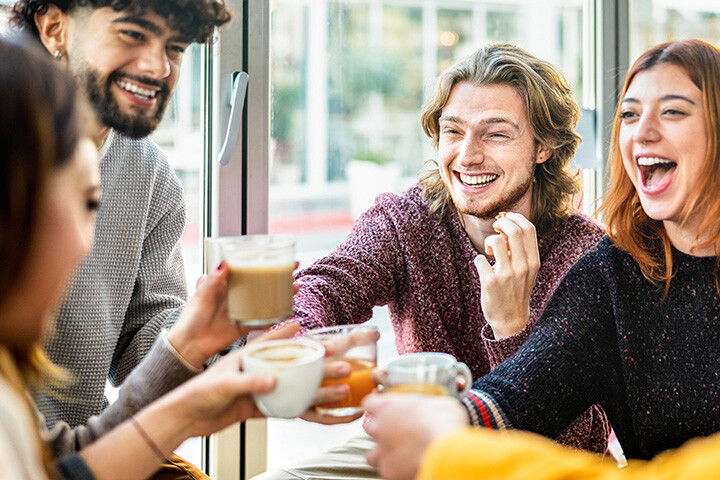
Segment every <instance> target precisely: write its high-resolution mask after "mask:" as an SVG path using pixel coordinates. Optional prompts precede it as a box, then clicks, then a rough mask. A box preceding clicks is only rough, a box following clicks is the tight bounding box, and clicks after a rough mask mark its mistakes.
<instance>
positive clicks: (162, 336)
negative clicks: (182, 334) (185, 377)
mask: <svg viewBox="0 0 720 480" xmlns="http://www.w3.org/2000/svg"><path fill="white" fill-rule="evenodd" d="M167 336H168V331H167V330H166V329H163V330H162V331H161V332H160V340H161V341H162V343H163V346H164V347H165V348H167V349H168V350H169V351H170V353H172V354H173V356H174V357H175V359H176V360H177V361H179V362H180V363H181V364H182V365H183V366H184V367H185V368H187V369H188V370H190V371H191V372H193V373H200V372H202V368H195V367H194V366H192V364H190V362H188V361H187V360H185V358H184V357H183V356H182V355H180V352H178V351H177V350H175V347H173V346H172V343H170V340H168V338H167Z"/></svg>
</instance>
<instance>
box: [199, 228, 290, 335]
mask: <svg viewBox="0 0 720 480" xmlns="http://www.w3.org/2000/svg"><path fill="white" fill-rule="evenodd" d="M206 244H207V247H208V249H207V253H208V258H210V257H211V256H213V255H217V252H218V251H219V252H220V254H221V255H222V259H223V260H224V261H225V262H226V263H227V265H228V267H229V269H230V276H229V278H228V313H229V315H230V318H231V319H232V320H233V321H235V322H237V323H238V324H241V325H244V326H261V327H262V326H267V325H272V324H275V323H278V322H281V321H283V320H286V319H288V318H290V317H292V315H293V304H292V302H293V295H294V293H295V287H294V285H293V277H292V272H293V270H295V268H296V267H297V262H296V261H295V239H294V238H293V237H290V236H287V235H246V236H242V237H219V238H217V239H213V241H210V242H206Z"/></svg>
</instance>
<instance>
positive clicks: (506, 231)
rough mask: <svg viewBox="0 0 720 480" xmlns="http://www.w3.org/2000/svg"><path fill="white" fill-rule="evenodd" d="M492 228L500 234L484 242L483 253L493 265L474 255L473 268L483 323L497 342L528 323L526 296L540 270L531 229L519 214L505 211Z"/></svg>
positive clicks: (526, 220)
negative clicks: (491, 257) (488, 327)
mask: <svg viewBox="0 0 720 480" xmlns="http://www.w3.org/2000/svg"><path fill="white" fill-rule="evenodd" d="M493 227H494V228H495V230H497V231H499V232H500V233H499V234H498V235H490V236H489V237H487V238H486V239H485V252H486V253H487V254H488V255H492V256H494V257H495V265H490V263H489V262H488V260H487V258H485V256H483V255H478V256H477V257H475V266H476V267H477V270H478V274H479V275H480V285H481V288H482V289H481V297H480V298H481V304H482V310H483V313H484V314H485V320H486V321H487V322H488V324H489V325H490V326H491V327H492V329H493V332H494V333H495V338H496V339H501V338H506V337H510V336H512V335H515V334H517V333H518V332H520V331H521V330H522V329H523V328H525V326H526V325H527V323H528V321H529V320H530V294H531V293H532V289H533V286H534V285H535V278H536V277H537V272H538V270H539V269H540V253H539V252H538V244H537V234H536V232H535V226H534V225H533V224H532V223H530V221H529V220H528V219H526V218H525V217H524V216H522V215H521V214H519V213H512V212H508V213H507V214H506V215H505V216H504V217H500V218H498V219H497V220H496V221H495V223H494V224H493Z"/></svg>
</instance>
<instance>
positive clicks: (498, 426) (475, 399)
mask: <svg viewBox="0 0 720 480" xmlns="http://www.w3.org/2000/svg"><path fill="white" fill-rule="evenodd" d="M461 403H462V405H463V407H465V410H467V414H468V419H469V420H470V425H473V426H476V427H485V428H491V429H493V430H507V429H509V428H510V422H508V419H507V417H506V416H505V414H504V413H503V411H502V410H501V409H500V406H499V405H498V404H497V402H496V401H495V400H494V399H493V398H492V397H491V396H490V395H488V394H487V393H485V392H483V391H482V390H470V392H468V394H467V395H466V396H465V397H464V398H463V399H462V400H461Z"/></svg>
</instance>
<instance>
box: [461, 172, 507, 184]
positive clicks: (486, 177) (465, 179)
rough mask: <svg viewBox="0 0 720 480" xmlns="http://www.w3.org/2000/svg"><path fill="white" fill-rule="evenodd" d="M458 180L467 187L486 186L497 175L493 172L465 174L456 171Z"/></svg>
mask: <svg viewBox="0 0 720 480" xmlns="http://www.w3.org/2000/svg"><path fill="white" fill-rule="evenodd" d="M456 174H457V177H458V180H460V182H461V183H462V184H463V185H467V186H468V187H486V186H488V185H490V184H491V183H492V182H494V181H495V179H497V178H498V176H497V175H494V174H483V175H467V174H465V173H456Z"/></svg>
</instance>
